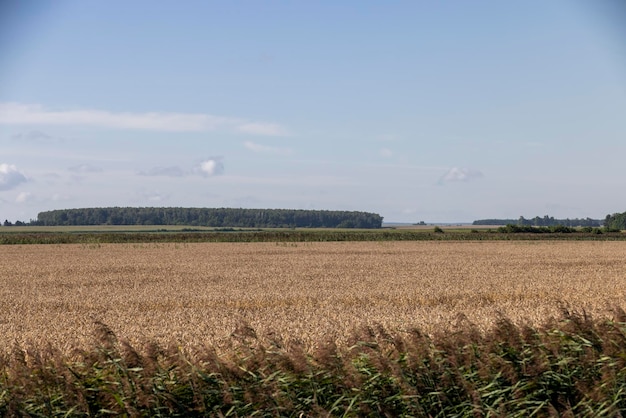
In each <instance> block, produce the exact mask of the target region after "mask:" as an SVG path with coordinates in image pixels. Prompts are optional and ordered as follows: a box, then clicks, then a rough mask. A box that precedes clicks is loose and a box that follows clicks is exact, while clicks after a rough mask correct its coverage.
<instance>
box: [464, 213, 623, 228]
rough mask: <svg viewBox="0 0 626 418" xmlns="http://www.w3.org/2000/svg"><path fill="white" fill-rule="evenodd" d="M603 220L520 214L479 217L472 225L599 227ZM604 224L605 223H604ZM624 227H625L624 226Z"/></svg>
mask: <svg viewBox="0 0 626 418" xmlns="http://www.w3.org/2000/svg"><path fill="white" fill-rule="evenodd" d="M602 223H603V221H602V220H601V219H591V218H584V219H579V218H575V219H569V218H567V219H555V218H554V217H553V216H548V215H546V216H544V217H539V216H535V217H534V218H530V219H527V218H524V217H523V216H520V217H519V218H518V219H481V220H477V221H474V222H473V223H472V225H518V226H545V227H549V226H567V227H577V226H582V227H596V228H597V227H601V226H602ZM605 226H606V225H605ZM624 229H626V228H624Z"/></svg>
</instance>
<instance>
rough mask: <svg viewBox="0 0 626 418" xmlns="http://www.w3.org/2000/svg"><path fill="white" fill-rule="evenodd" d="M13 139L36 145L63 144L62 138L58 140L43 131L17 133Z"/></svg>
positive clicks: (12, 136)
mask: <svg viewBox="0 0 626 418" xmlns="http://www.w3.org/2000/svg"><path fill="white" fill-rule="evenodd" d="M0 117H1V115H0ZM11 139H12V140H14V141H19V142H30V143H35V144H56V143H60V142H63V139H62V138H57V137H54V136H52V135H48V134H47V133H45V132H41V131H28V132H23V133H17V134H14V135H11Z"/></svg>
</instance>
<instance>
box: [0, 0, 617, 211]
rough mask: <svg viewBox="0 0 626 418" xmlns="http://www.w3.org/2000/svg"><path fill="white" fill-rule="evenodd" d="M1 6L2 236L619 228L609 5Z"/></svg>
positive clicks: (10, 1) (613, 6)
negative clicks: (236, 213)
mask: <svg viewBox="0 0 626 418" xmlns="http://www.w3.org/2000/svg"><path fill="white" fill-rule="evenodd" d="M1 4H2V5H1V6H0V217H1V218H2V219H9V220H12V221H15V220H18V219H19V220H29V219H31V218H33V219H34V218H35V217H36V216H37V213H38V212H40V211H43V210H50V209H62V208H75V207H92V206H195V207H245V208H295V209H338V210H363V211H372V212H377V213H379V214H381V215H382V216H384V218H385V221H387V222H392V221H396V222H418V221H422V220H423V221H426V222H471V221H472V220H475V219H482V218H517V217H519V216H526V217H534V216H543V215H546V214H548V215H551V216H555V217H557V218H566V217H592V218H603V217H604V216H605V215H606V214H608V213H614V212H623V211H626V196H625V195H624V193H623V190H624V186H625V183H626V180H624V179H625V178H626V176H625V175H624V173H625V167H626V163H625V162H624V155H626V152H625V151H626V30H624V29H623V24H622V22H623V21H625V20H626V7H625V6H623V4H624V3H621V2H620V1H619V0H615V1H611V0H605V1H591V0H589V1H576V0H574V1H572V0H554V1H550V2H546V1H543V0H542V1H539V0H529V1H507V2H503V1H495V0H493V1H483V0H475V1H460V0H457V1H454V0H450V1H406V2H403V1H398V2H375V1H343V2H331V1H320V2H288V1H258V2H252V1H248V2H243V1H228V2H215V1H185V2H171V1H139V0H138V1H131V2H128V1H117V0H112V1H101V2H95V1H94V2H92V1H89V2H86V1H78V0H76V1H65V0H59V1H34V2H19V1H17V0H7V1H5V2H3V3H1Z"/></svg>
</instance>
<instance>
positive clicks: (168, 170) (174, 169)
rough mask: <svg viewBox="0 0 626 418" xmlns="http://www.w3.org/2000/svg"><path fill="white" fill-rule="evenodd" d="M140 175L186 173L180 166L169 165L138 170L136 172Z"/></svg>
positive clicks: (170, 175)
mask: <svg viewBox="0 0 626 418" xmlns="http://www.w3.org/2000/svg"><path fill="white" fill-rule="evenodd" d="M138 174H139V175H140V176H164V177H183V176H186V175H187V174H188V173H186V172H185V170H183V169H182V168H180V167H177V166H170V167H154V168H151V169H150V170H148V171H140V172H139V173H138Z"/></svg>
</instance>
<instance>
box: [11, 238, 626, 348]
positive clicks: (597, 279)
mask: <svg viewBox="0 0 626 418" xmlns="http://www.w3.org/2000/svg"><path fill="white" fill-rule="evenodd" d="M625 254H626V243H624V242H547V241H543V242H542V241H532V242H529V241H515V242H424V241H420V242H359V243H356V242H326V243H297V244H293V243H291V244H288V243H205V244H102V245H100V244H93V245H79V244H77V245H69V244H68V245H21V246H20V245H16V246H3V247H0V335H2V336H3V338H2V339H0V350H10V349H11V348H12V347H14V346H15V345H19V346H24V345H26V346H45V345H47V344H52V346H54V347H56V348H59V349H61V350H68V351H69V350H72V349H73V348H75V347H85V346H91V345H92V342H93V335H92V334H93V330H94V323H95V322H96V321H101V322H103V323H105V324H107V325H108V326H109V327H110V328H111V330H113V332H115V334H116V335H118V336H119V337H120V338H124V339H126V340H128V341H129V342H131V343H132V344H137V345H141V344H144V343H146V342H148V341H155V342H158V343H161V344H170V343H175V344H178V345H179V346H181V347H184V346H187V345H195V346H198V345H200V346H202V345H212V346H215V347H218V348H219V347H227V346H228V344H229V341H232V339H233V338H244V337H246V338H258V339H259V340H266V339H276V338H281V339H282V340H283V341H289V340H293V341H298V342H301V343H302V344H304V345H305V346H307V347H311V346H313V345H314V344H315V343H316V341H317V342H319V341H322V340H324V341H327V340H328V339H334V340H336V341H337V342H338V343H341V342H342V341H343V340H342V339H343V338H344V336H345V335H347V334H349V333H350V332H351V331H352V330H353V329H354V328H355V327H359V326H361V325H373V324H381V325H383V326H384V327H385V328H386V329H389V330H394V331H397V332H403V331H404V330H407V329H411V328H415V327H418V328H420V329H421V330H423V331H424V332H427V333H433V332H439V331H442V330H452V329H454V328H455V327H457V328H458V327H462V326H463V323H464V321H470V322H472V323H475V324H477V325H478V326H479V327H480V328H482V329H487V328H489V327H490V325H492V324H493V323H494V321H495V320H496V319H497V318H498V317H499V315H505V316H507V317H508V318H510V319H512V320H513V321H516V322H529V323H530V324H538V323H543V322H544V321H545V320H546V319H547V318H549V317H551V316H558V315H559V312H560V309H561V308H562V307H563V306H565V307H568V306H569V307H571V308H573V309H579V310H580V309H585V310H586V311H587V312H590V313H592V314H594V315H596V316H606V315H610V314H611V309H612V308H614V307H621V308H622V309H626V273H625V272H626V257H624V255H625ZM253 330H254V331H253Z"/></svg>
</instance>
